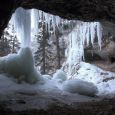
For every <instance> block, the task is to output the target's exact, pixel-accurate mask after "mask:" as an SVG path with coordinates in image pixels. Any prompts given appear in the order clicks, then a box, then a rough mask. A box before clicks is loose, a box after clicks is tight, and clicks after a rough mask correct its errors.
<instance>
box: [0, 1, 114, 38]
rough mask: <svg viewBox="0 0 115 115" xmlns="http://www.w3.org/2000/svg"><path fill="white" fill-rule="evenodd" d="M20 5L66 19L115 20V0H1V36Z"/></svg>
mask: <svg viewBox="0 0 115 115" xmlns="http://www.w3.org/2000/svg"><path fill="white" fill-rule="evenodd" d="M18 7H23V8H26V9H30V8H36V9H40V10H43V11H45V12H48V13H51V14H54V15H59V16H60V17H62V18H66V19H77V20H83V21H102V20H106V21H110V22H113V23H114V22H115V1H114V0H1V1H0V36H1V34H2V31H3V30H4V28H5V27H6V26H7V23H8V21H9V19H10V17H11V15H12V13H13V12H14V11H15V9H16V8H18Z"/></svg>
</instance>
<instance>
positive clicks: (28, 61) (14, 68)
mask: <svg viewBox="0 0 115 115" xmlns="http://www.w3.org/2000/svg"><path fill="white" fill-rule="evenodd" d="M0 72H1V73H7V74H8V75H10V76H13V77H14V78H15V79H16V80H17V82H22V81H26V82H28V83H35V82H37V81H39V80H41V75H40V74H39V73H38V72H37V70H36V69H35V67H34V59H33V56H32V52H31V49H30V48H29V47H26V48H22V49H21V50H20V51H19V53H18V54H9V55H8V56H5V57H2V58H1V59H0Z"/></svg>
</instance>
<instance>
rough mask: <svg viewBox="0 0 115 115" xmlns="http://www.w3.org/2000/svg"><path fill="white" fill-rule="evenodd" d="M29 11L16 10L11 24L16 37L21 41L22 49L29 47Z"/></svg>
mask: <svg viewBox="0 0 115 115" xmlns="http://www.w3.org/2000/svg"><path fill="white" fill-rule="evenodd" d="M30 13H31V12H30V10H24V9H23V8H18V9H17V10H16V12H15V14H14V15H13V18H12V23H14V28H15V30H16V34H17V37H18V38H19V39H21V43H22V47H27V46H30V38H31V15H30Z"/></svg>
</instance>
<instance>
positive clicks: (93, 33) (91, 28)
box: [66, 21, 102, 75]
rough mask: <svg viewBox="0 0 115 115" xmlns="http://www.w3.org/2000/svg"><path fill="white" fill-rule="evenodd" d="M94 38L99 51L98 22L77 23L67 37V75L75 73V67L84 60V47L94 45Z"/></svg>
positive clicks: (99, 26)
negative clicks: (96, 40)
mask: <svg viewBox="0 0 115 115" xmlns="http://www.w3.org/2000/svg"><path fill="white" fill-rule="evenodd" d="M95 38H97V39H98V45H99V48H100V49H101V38H102V27H101V24H100V23H99V22H91V23H89V22H80V21H78V22H77V24H76V26H75V28H74V29H73V31H72V32H71V33H70V34H69V36H67V39H68V40H69V41H68V48H67V50H66V57H67V62H66V64H67V69H66V71H68V74H69V75H71V74H72V73H73V70H75V71H76V69H78V68H77V65H78V66H79V63H80V62H81V61H82V60H84V46H86V45H87V46H88V45H89V44H91V45H92V46H93V45H94V40H95Z"/></svg>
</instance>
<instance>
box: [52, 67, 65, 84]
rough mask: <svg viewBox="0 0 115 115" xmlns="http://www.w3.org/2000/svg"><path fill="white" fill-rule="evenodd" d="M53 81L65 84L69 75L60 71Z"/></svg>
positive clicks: (55, 74)
mask: <svg viewBox="0 0 115 115" xmlns="http://www.w3.org/2000/svg"><path fill="white" fill-rule="evenodd" d="M52 79H57V80H59V81H60V82H63V81H65V80H66V79H67V75H66V73H65V72H64V71H62V70H61V69H60V70H57V71H56V73H54V75H53V78H52Z"/></svg>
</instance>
